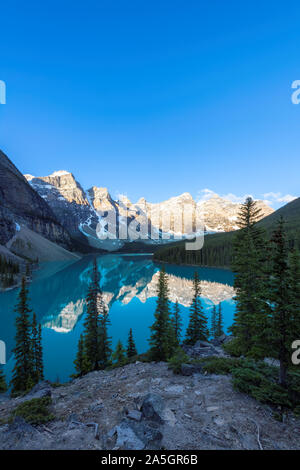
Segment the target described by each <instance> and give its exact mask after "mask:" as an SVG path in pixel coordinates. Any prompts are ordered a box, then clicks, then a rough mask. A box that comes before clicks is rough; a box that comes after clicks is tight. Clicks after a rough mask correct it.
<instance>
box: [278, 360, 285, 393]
mask: <svg viewBox="0 0 300 470" xmlns="http://www.w3.org/2000/svg"><path fill="white" fill-rule="evenodd" d="M279 384H280V385H281V386H282V387H284V388H287V367H286V364H285V361H284V360H283V359H280V370H279Z"/></svg>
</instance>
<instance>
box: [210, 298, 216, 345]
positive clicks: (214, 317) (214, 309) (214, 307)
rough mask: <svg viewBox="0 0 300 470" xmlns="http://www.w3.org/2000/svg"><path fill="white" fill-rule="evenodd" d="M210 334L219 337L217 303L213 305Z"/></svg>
mask: <svg viewBox="0 0 300 470" xmlns="http://www.w3.org/2000/svg"><path fill="white" fill-rule="evenodd" d="M210 335H211V337H212V338H213V339H215V338H217V308H216V306H215V304H214V305H213V309H212V314H211V327H210Z"/></svg>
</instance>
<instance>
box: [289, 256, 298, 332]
mask: <svg viewBox="0 0 300 470" xmlns="http://www.w3.org/2000/svg"><path fill="white" fill-rule="evenodd" d="M289 264H290V295H291V300H290V303H291V305H290V306H291V321H292V330H293V335H294V339H299V338H300V254H299V251H298V250H295V249H294V250H293V251H292V253H291V255H290V263H289Z"/></svg>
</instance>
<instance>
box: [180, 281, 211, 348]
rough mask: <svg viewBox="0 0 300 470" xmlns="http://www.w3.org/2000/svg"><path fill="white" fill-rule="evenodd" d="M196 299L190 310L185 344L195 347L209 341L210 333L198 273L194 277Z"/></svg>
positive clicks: (194, 298)
mask: <svg viewBox="0 0 300 470" xmlns="http://www.w3.org/2000/svg"><path fill="white" fill-rule="evenodd" d="M193 284H194V297H193V301H192V305H191V308H190V319H189V325H188V327H187V330H186V339H185V343H186V344H190V345H194V344H195V343H196V342H197V341H199V340H202V341H207V339H208V336H209V331H208V328H207V318H206V316H205V314H204V311H203V307H202V304H201V299H200V295H201V287H200V279H199V276H198V273H197V272H195V275H194V282H193Z"/></svg>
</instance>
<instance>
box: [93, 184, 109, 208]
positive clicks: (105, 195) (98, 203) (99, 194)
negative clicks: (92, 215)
mask: <svg viewBox="0 0 300 470" xmlns="http://www.w3.org/2000/svg"><path fill="white" fill-rule="evenodd" d="M88 195H89V198H90V201H91V203H92V205H93V207H94V209H95V210H96V211H107V210H111V209H112V208H113V200H112V198H111V196H110V194H109V192H108V189H107V188H103V187H101V188H99V187H97V186H92V187H91V188H90V189H88Z"/></svg>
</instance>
